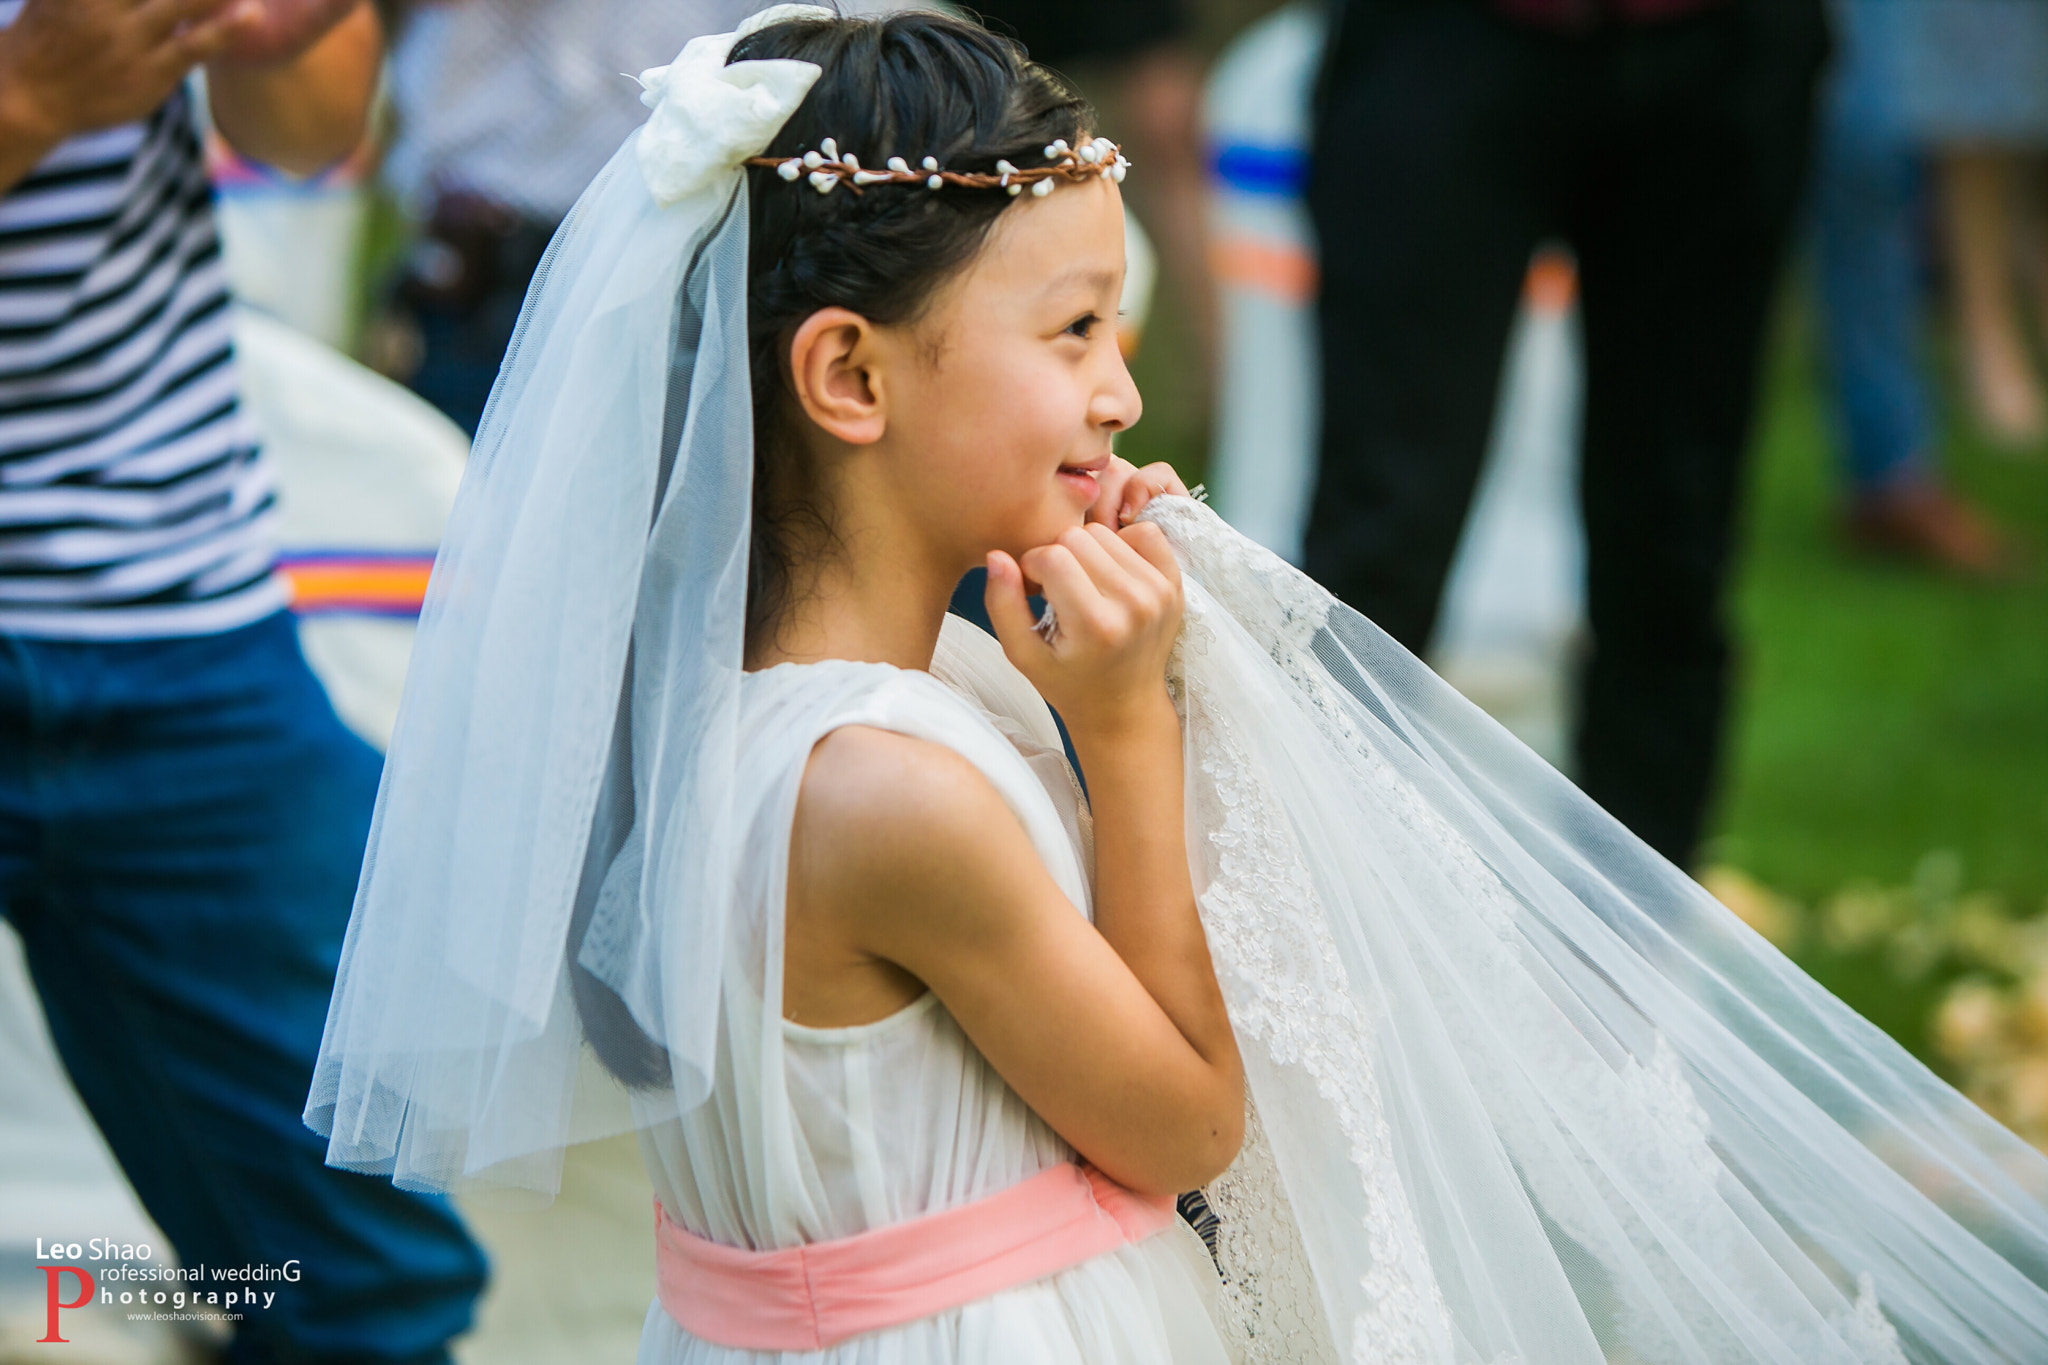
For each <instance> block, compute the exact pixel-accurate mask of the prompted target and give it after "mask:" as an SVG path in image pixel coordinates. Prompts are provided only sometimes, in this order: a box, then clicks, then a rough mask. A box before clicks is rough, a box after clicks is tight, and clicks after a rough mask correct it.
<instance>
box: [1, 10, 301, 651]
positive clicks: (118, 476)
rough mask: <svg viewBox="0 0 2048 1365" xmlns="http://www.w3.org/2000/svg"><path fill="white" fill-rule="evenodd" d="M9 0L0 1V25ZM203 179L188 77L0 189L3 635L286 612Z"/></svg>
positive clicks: (77, 633)
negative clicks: (136, 113) (152, 108)
mask: <svg viewBox="0 0 2048 1365" xmlns="http://www.w3.org/2000/svg"><path fill="white" fill-rule="evenodd" d="M18 9H19V4H18V0H0V24H5V23H11V22H12V21H13V18H14V14H15V12H16V11H17V10H18ZM275 502H276V493H275V491H274V489H273V486H272V483H271V479H270V472H269V468H268V466H267V465H266V464H265V463H264V461H263V460H262V459H261V457H260V454H259V447H258V443H257V437H256V432H255V429H254V427H253V425H252V423H251V422H250V420H249V417H248V415H247V414H246V413H245V412H244V411H243V410H242V407H241V403H240V397H239V391H238V386H237V380H236V374H235V360H234V349H233V344H232V340H231V337H230V334H229V315H228V283H227V276H226V273H225V269H224V267H223V265H222V262H221V254H220V239H219V237H218V235H217V233H216V230H215V226H214V219H213V194H212V189H211V187H210V186H209V185H208V183H207V179H206V173H205V167H204V164H203V162H202V161H201V157H200V147H199V141H198V138H197V136H196V135H195V131H194V127H193V120H192V105H191V101H190V98H189V96H188V95H187V94H186V93H185V92H183V91H180V92H179V93H178V94H176V95H174V96H173V97H172V98H171V99H170V100H169V101H168V102H167V103H165V104H164V106H163V107H162V108H160V109H158V110H157V111H156V112H155V113H154V114H152V115H151V116H150V117H149V118H147V119H145V120H143V121H142V122H140V123H133V124H127V125H124V126H121V127H117V128H109V129H106V130H103V131H100V132H94V133H87V134H83V135H81V136H78V137H74V138H72V139H70V140H69V141H67V142H65V143H64V144H62V145H61V146H59V147H58V148H57V149H56V150H55V151H54V152H52V153H51V154H50V156H49V157H48V158H46V159H45V160H44V161H43V162H42V164H41V165H39V166H37V167H36V168H35V170H34V171H32V172H31V173H30V174H29V175H28V177H27V178H25V179H24V180H22V181H21V182H20V183H18V184H17V185H15V186H14V187H13V188H12V189H11V190H9V191H7V193H6V194H5V196H4V197H0V632H5V633H12V634H17V635H24V636H42V637H54V638H68V639H92V640H116V639H137V638H146V637H161V636H174V635H203V634H210V633H213V632H216V631H223V630H231V629H234V628H235V627H237V626H243V625H247V624H249V623H250V622H253V621H255V620H257V619H259V618H261V617H263V616H266V615H268V614H270V613H271V612H274V611H276V610H278V609H279V608H281V607H282V606H283V605H284V603H285V598H286V589H285V587H284V584H283V581H282V579H280V578H279V577H278V576H277V575H276V574H275V572H274V571H273V566H272V562H271V559H272V551H271V544H270V536H269V529H270V526H269V523H270V521H271V518H272V509H273V506H274V504H275Z"/></svg>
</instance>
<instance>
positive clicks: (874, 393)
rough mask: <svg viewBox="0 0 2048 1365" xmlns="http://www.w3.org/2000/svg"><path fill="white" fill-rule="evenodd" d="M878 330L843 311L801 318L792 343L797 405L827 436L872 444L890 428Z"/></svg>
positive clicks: (827, 310)
mask: <svg viewBox="0 0 2048 1365" xmlns="http://www.w3.org/2000/svg"><path fill="white" fill-rule="evenodd" d="M876 341H877V338H876V335H875V329H874V327H873V325H872V324H870V323H869V322H868V320H867V319H866V318H864V317H862V316H861V315H860V314H858V313H855V312H853V311H851V310H849V309H845V308H820V309H819V310H818V311H817V312H815V313H813V314H811V315H810V316H809V317H807V318H805V319H804V320H803V323H802V324H801V325H800V326H799V327H798V328H797V329H796V335H795V337H794V338H792V339H791V341H790V345H789V378H790V385H791V387H792V388H793V389H794V390H795V391H796V401H797V402H798V403H800V404H802V405H803V410H804V415H805V416H807V417H809V418H810V419H811V421H813V422H815V423H816V424H817V425H818V426H819V427H820V428H822V429H823V430H824V431H825V432H826V433H828V434H829V435H832V436H835V437H837V438H838V439H840V440H842V441H844V442H846V443H847V444H848V445H857V446H861V445H872V444H873V443H874V442H876V441H879V440H881V439H882V433H883V432H884V431H885V430H887V429H888V424H889V422H888V405H887V403H886V401H885V400H884V386H883V384H882V378H881V373H880V361H881V348H880V347H879V346H878V345H877V344H876Z"/></svg>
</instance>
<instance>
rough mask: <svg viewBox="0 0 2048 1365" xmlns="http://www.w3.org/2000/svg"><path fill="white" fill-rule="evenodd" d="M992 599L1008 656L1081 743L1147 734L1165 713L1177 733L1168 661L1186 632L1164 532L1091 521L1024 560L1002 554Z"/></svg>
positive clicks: (992, 564) (995, 562)
mask: <svg viewBox="0 0 2048 1365" xmlns="http://www.w3.org/2000/svg"><path fill="white" fill-rule="evenodd" d="M1148 496H1149V495H1148ZM1034 590H1036V591H1038V592H1041V593H1043V594H1044V596H1045V600H1046V605H1047V607H1048V608H1049V609H1050V612H1051V615H1052V619H1053V621H1054V623H1055V624H1054V628H1053V629H1052V630H1051V631H1050V632H1049V638H1048V636H1047V635H1041V634H1040V632H1039V631H1038V629H1037V622H1036V621H1034V619H1033V618H1032V614H1031V604H1030V603H1029V602H1028V601H1027V600H1026V599H1027V598H1028V597H1029V596H1030V594H1031V593H1032V592H1033V591H1034ZM985 601H986V603H987V606H988V614H989V620H990V622H991V623H992V624H993V625H994V626H995V628H996V638H997V639H998V640H1000V641H1002V645H1003V652H1004V653H1005V654H1007V655H1008V656H1009V659H1010V662H1011V663H1013V664H1015V665H1016V666H1017V668H1018V670H1019V671H1021V672H1022V673H1023V674H1024V676H1025V677H1026V678H1028V679H1030V680H1031V684H1032V686H1034V687H1036V688H1037V689H1038V694H1039V695H1040V696H1042V697H1044V698H1045V699H1046V701H1047V702H1049V703H1051V705H1052V706H1053V708H1054V709H1055V710H1057V711H1058V712H1059V713H1060V716H1061V718H1062V719H1064V720H1065V721H1066V723H1067V728H1068V730H1069V731H1070V732H1071V733H1072V734H1073V735H1074V741H1075V743H1076V745H1086V744H1087V743H1088V742H1089V741H1090V740H1096V739H1102V738H1110V737H1115V736H1118V735H1121V734H1124V733H1128V732H1136V731H1143V730H1147V729H1150V728H1152V727H1151V722H1154V721H1158V720H1160V719H1161V718H1162V717H1163V718H1164V720H1165V721H1166V722H1169V723H1171V724H1173V725H1174V726H1175V727H1176V728H1175V730H1174V733H1175V734H1178V729H1177V724H1178V723H1177V722H1175V721H1174V717H1173V709H1172V702H1171V700H1170V699H1169V698H1168V697H1167V694H1166V660H1167V656H1168V655H1169V654H1170V653H1172V651H1173V643H1174V640H1175V638H1176V637H1177V636H1178V635H1179V633H1180V616H1181V583H1180V565H1179V563H1178V562H1177V561H1176V560H1175V559H1174V557H1173V547H1172V546H1171V545H1169V544H1168V543H1167V540H1166V534H1165V532H1163V531H1161V530H1160V529H1159V528H1158V527H1157V526H1154V525H1152V524H1151V523H1150V522H1140V523H1138V524H1137V525H1135V526H1127V527H1125V528H1124V529H1123V530H1121V531H1112V530H1110V529H1109V528H1108V527H1107V526H1103V525H1101V524H1100V523H1095V522H1091V523H1090V524H1088V525H1086V526H1080V527H1076V528H1074V529H1073V530H1070V531H1064V532H1062V533H1061V534H1060V538H1059V540H1057V541H1056V542H1054V543H1053V544H1051V545H1041V546H1039V547H1038V548H1036V549H1033V550H1026V551H1025V552H1024V555H1023V558H1022V559H1021V560H1016V559H1012V558H1011V557H1010V556H1009V555H1007V554H1004V553H1003V552H1002V551H1000V550H997V551H994V552H992V553H991V554H990V555H989V557H988V591H987V595H986V597H985Z"/></svg>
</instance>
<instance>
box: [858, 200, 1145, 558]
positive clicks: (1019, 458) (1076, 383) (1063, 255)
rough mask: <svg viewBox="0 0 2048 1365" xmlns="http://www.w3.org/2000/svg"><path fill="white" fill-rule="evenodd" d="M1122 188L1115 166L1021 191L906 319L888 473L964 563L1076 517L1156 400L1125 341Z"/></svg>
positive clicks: (1024, 546)
mask: <svg viewBox="0 0 2048 1365" xmlns="http://www.w3.org/2000/svg"><path fill="white" fill-rule="evenodd" d="M1123 277H1124V217H1123V201H1122V199H1121V197H1120V196H1119V194H1118V191H1117V188H1116V186H1115V185H1114V184H1112V183H1111V182H1109V181H1107V180H1093V181H1085V182H1081V183H1078V184H1074V183H1064V184H1061V185H1060V186H1059V187H1058V188H1057V189H1055V190H1054V191H1053V192H1052V193H1050V194H1048V195H1046V196H1044V197H1043V198H1037V197H1033V196H1031V195H1028V194H1027V195H1025V196H1023V197H1022V198H1021V199H1020V201H1019V202H1017V203H1015V204H1013V205H1011V206H1010V207H1009V208H1008V209H1007V210H1006V211H1005V212H1004V213H1003V215H1002V217H1001V218H1000V219H998V220H997V223H996V226H995V228H994V230H993V231H992V232H991V233H990V234H989V238H988V242H987V244H986V245H985V246H984V247H983V249H982V251H981V253H980V254H979V255H978V256H977V257H976V258H975V260H974V261H973V263H972V264H970V265H969V266H968V267H967V268H966V269H964V270H963V271H962V272H961V273H960V275H959V276H957V277H956V278H955V279H954V280H953V281H951V282H950V283H949V284H948V285H946V286H945V287H944V288H943V289H942V290H941V292H940V293H939V295H938V296H937V297H936V298H935V299H934V301H933V303H932V305H931V307H930V308H929V309H928V310H927V312H926V313H925V315H924V316H923V317H922V318H921V319H920V320H919V321H918V322H917V323H916V324H914V325H913V326H912V327H911V328H909V329H907V330H908V331H909V332H910V333H911V334H912V338H913V339H914V344H913V346H912V347H911V348H909V349H907V350H906V352H905V353H904V354H903V356H902V358H903V359H904V360H905V361H907V362H909V363H906V364H903V365H901V366H899V367H895V386H896V392H895V393H893V394H892V395H891V398H890V402H889V419H888V426H889V442H888V443H889V444H890V446H891V447H893V449H892V452H891V463H892V464H895V465H897V466H898V468H897V469H896V471H895V477H892V478H891V480H890V482H891V483H892V484H894V485H895V487H896V489H897V490H898V492H899V493H900V494H901V495H902V496H904V497H906V498H910V499H913V500H914V501H915V502H916V503H917V504H919V505H918V506H917V507H916V509H915V511H916V514H917V517H918V520H919V521H920V522H921V523H922V524H923V526H924V527H926V528H928V529H929V530H930V532H931V533H932V535H933V536H934V538H935V540H937V541H939V542H941V543H943V545H944V549H945V550H946V551H948V552H952V553H957V556H958V558H959V560H960V562H961V563H962V564H963V565H968V564H979V563H980V562H981V561H982V559H983V557H984V556H985V555H986V553H987V552H988V551H989V550H992V549H1000V550H1007V551H1009V552H1010V553H1011V554H1013V555H1014V554H1021V553H1022V552H1024V551H1025V550H1028V549H1031V548H1033V547H1034V546H1039V545H1044V544H1047V543H1049V542H1051V541H1052V540H1054V539H1056V538H1057V537H1058V536H1059V534H1060V532H1062V531H1064V530H1066V529H1068V528H1069V527H1073V526H1078V525H1080V524H1081V522H1082V520H1083V519H1084V517H1085V516H1086V514H1087V511H1088V508H1089V506H1090V505H1091V504H1092V503H1093V502H1094V501H1095V498H1096V475H1097V474H1098V473H1099V472H1100V471H1101V470H1102V469H1103V468H1104V467H1105V466H1107V465H1108V463H1109V454H1110V438H1111V437H1112V436H1113V435H1115V434H1116V433H1117V432H1119V431H1122V430H1124V429H1125V428H1127V427H1129V426H1131V425H1132V424H1133V423H1135V422H1136V421H1137V420H1138V414H1139V412H1140V410H1141V408H1142V404H1141V403H1140V401H1139V398H1138V390H1137V387H1136V386H1135V385H1134V384H1132V382H1131V375H1130V371H1129V370H1127V369H1126V368H1125V367H1124V360H1123V355H1122V353H1121V352H1120V351H1119V350H1118V348H1117V328H1116V316H1117V300H1118V297H1119V295H1120V294H1121V292H1122V289H1123Z"/></svg>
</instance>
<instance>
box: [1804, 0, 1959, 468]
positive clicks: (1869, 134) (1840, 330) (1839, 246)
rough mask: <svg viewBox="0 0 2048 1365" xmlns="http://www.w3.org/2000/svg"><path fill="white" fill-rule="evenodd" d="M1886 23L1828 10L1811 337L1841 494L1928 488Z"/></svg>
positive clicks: (1903, 173) (1928, 405) (1905, 181)
mask: <svg viewBox="0 0 2048 1365" xmlns="http://www.w3.org/2000/svg"><path fill="white" fill-rule="evenodd" d="M1891 12H1892V10H1891V8H1890V7H1889V6H1888V3H1887V0H1848V2H1847V3H1844V4H1840V5H1838V6H1837V7H1836V16H1837V35H1838V39H1839V46H1838V57H1837V62H1836V68H1835V71H1834V73H1833V77H1832V83H1831V86H1830V89H1829V92H1828V98H1827V104H1826V112H1825V114H1824V116H1823V118H1822V123H1821V137H1820V149H1819V156H1818V158H1817V164H1816V167H1815V175H1814V185H1813V196H1814V227H1815V251H1814V256H1815V265H1816V267H1817V270H1816V273H1817V275H1818V278H1819V285H1820V304H1821V329H1822V332H1823V336H1824V341H1825V344H1826V347H1827V353H1828V361H1829V366H1828V368H1829V379H1830V382H1831V384H1832V387H1833V399H1834V402H1833V407H1834V417H1835V427H1836V432H1837V436H1836V444H1837V445H1838V446H1839V447H1840V449H1841V452H1842V463H1843V467H1844V472H1845V473H1846V474H1847V476H1848V480H1849V485H1850V490H1851V492H1852V493H1873V492H1880V491H1883V490H1884V489H1886V488H1888V487H1896V486H1898V485H1900V484H1906V483H1913V482H1917V481H1919V480H1922V479H1925V478H1927V477H1928V476H1929V473H1930V470H1929V460H1930V457H1931V455H1932V451H1933V445H1934V419H1933V415H1932V408H1933V405H1932V401H1931V399H1930V398H1929V396H1928V380H1927V374H1926V370H1925V368H1924V367H1925V359H1924V357H1923V354H1922V348H1921V334H1920V328H1921V323H1922V321H1923V314H1924V305H1925V297H1926V296H1925V291H1924V290H1923V289H1922V288H1921V263H1920V258H1919V252H1918V231H1917V229H1918V214H1919V206H1920V202H1921V183H1920V182H1921V164H1920V154H1919V148H1918V147H1917V146H1916V145H1915V143H1914V140H1913V139H1912V137H1911V136H1910V135H1909V133H1908V131H1907V129H1906V127H1905V125H1904V123H1903V122H1902V118H1901V111H1900V110H1899V109H1898V108H1897V103H1898V94H1897V91H1896V89H1895V88H1894V86H1893V84H1892V82H1890V81H1889V80H1887V79H1886V75H1885V73H1886V72H1887V71H1888V70H1889V67H1888V65H1887V63H1886V62H1885V61H1884V60H1883V59H1884V58H1885V56H1886V49H1887V45H1888V44H1889V43H1890V42H1892V41H1894V40H1895V37H1896V35H1895V33H1894V31H1893V30H1894V28H1895V25H1892V24H1889V23H1888V22H1887V19H1888V16H1889V15H1890V14H1891Z"/></svg>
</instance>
